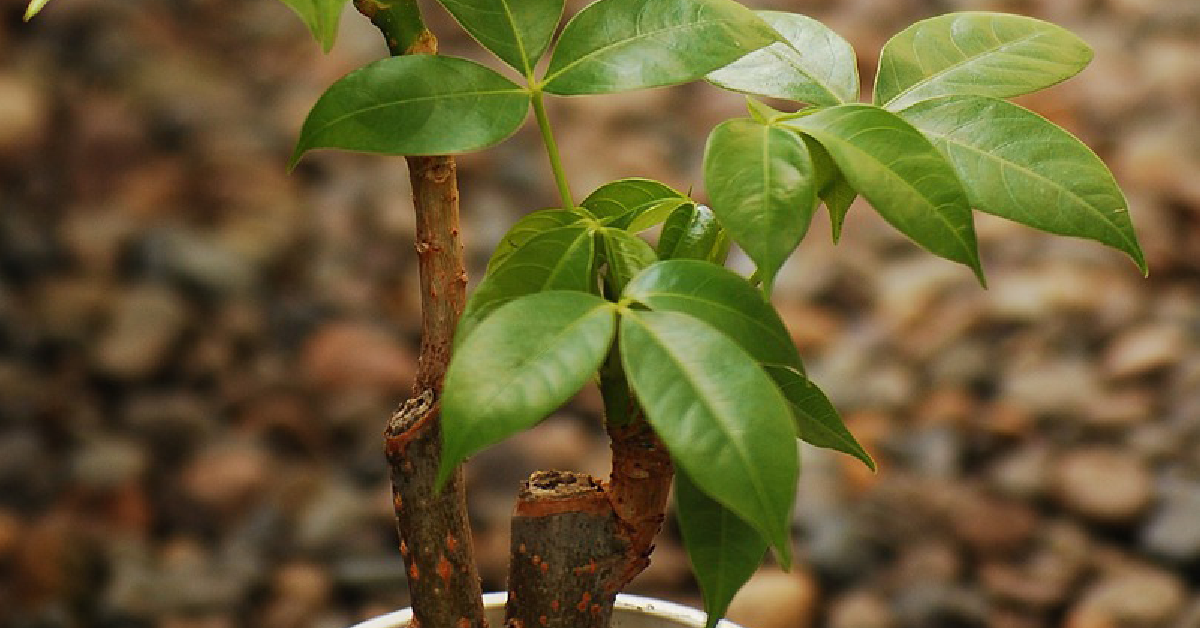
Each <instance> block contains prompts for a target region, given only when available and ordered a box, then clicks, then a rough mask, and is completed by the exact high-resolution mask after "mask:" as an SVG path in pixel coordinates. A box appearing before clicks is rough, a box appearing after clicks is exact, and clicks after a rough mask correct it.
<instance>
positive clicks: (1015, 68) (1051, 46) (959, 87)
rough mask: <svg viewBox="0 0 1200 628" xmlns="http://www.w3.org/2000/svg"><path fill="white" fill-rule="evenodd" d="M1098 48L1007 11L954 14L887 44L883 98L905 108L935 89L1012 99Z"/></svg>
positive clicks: (880, 82)
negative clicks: (1005, 12) (1092, 47)
mask: <svg viewBox="0 0 1200 628" xmlns="http://www.w3.org/2000/svg"><path fill="white" fill-rule="evenodd" d="M1091 60H1092V49H1091V48H1089V47H1088V45H1087V44H1086V43H1084V41H1083V40H1082V39H1080V38H1079V37H1077V36H1075V35H1074V34H1072V33H1071V32H1070V31H1068V30H1066V29H1064V28H1061V27H1059V26H1055V25H1054V24H1050V23H1047V22H1043V21H1041V20H1036V19H1034V18H1031V17H1025V16H1021V15H1008V14H1004V13H983V12H968V13H950V14H948V15H941V16H938V17H934V18H930V19H927V20H922V21H920V22H917V23H916V24H913V25H912V26H909V27H908V28H906V29H904V30H903V31H900V32H899V33H898V34H897V35H896V36H895V37H892V39H891V40H889V41H888V42H887V43H886V44H885V45H884V46H883V51H882V52H881V53H880V57H879V72H878V74H877V75H876V78H875V104H881V105H883V106H885V107H887V108H888V109H892V110H897V109H903V108H904V107H907V106H909V105H911V104H913V103H915V102H918V101H921V100H924V99H926V98H933V97H934V96H945V95H949V94H974V95H976V96H995V97H998V98H1007V97H1010V96H1019V95H1021V94H1028V93H1030V92H1034V91H1037V90H1039V89H1043V88H1046V87H1050V86H1051V85H1054V84H1056V83H1059V82H1062V81H1064V80H1066V79H1068V78H1071V77H1072V76H1074V75H1075V74H1077V73H1078V72H1079V71H1080V70H1082V69H1083V68H1084V67H1085V66H1087V64H1088V62H1090V61H1091Z"/></svg>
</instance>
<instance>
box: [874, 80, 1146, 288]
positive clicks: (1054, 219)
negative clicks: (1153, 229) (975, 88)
mask: <svg viewBox="0 0 1200 628" xmlns="http://www.w3.org/2000/svg"><path fill="white" fill-rule="evenodd" d="M898 113H899V115H900V117H902V118H904V119H905V120H907V121H909V122H910V123H912V125H913V126H915V127H917V129H918V130H920V131H921V132H922V133H924V134H925V136H926V137H928V138H929V139H930V140H932V141H933V145H934V146H936V147H937V148H938V150H940V151H941V152H942V154H943V155H945V157H946V159H947V160H949V161H950V164H951V165H953V166H954V169H955V171H957V172H958V178H959V179H960V180H962V181H970V182H971V185H970V186H968V187H967V197H968V198H969V199H970V200H971V204H972V205H973V206H974V207H975V208H976V209H979V210H981V211H985V212H988V213H990V214H995V215H997V216H1002V217H1004V218H1008V219H1009V220H1014V221H1016V222H1019V223H1022V224H1025V225H1029V226H1031V227H1035V228H1037V229H1041V230H1043V231H1048V232H1050V233H1056V234H1060V235H1066V236H1076V237H1080V238H1088V239H1091V240H1096V241H1097V242H1101V243H1103V244H1107V245H1108V246H1111V247H1113V248H1116V249H1118V250H1120V251H1124V252H1125V253H1128V254H1129V256H1130V257H1132V258H1133V260H1134V262H1136V263H1137V265H1138V268H1140V269H1141V270H1142V272H1146V260H1145V257H1144V256H1143V254H1142V249H1141V247H1140V246H1138V242H1137V236H1136V234H1135V233H1134V231H1133V223H1132V222H1131V221H1130V219H1129V207H1128V205H1127V203H1126V202H1125V195H1124V194H1122V193H1121V189H1120V188H1119V187H1118V186H1117V182H1116V181H1115V180H1114V179H1113V176H1112V173H1110V172H1109V170H1108V167H1107V166H1105V165H1104V162H1103V161H1101V160H1100V158H1099V157H1097V156H1096V155H1095V153H1093V152H1092V151H1091V149H1089V148H1088V147H1087V146H1086V145H1084V144H1083V142H1080V141H1079V140H1078V139H1076V138H1075V137H1074V136H1072V135H1071V134H1070V133H1068V132H1067V131H1065V130H1063V129H1062V128H1060V127H1059V126H1057V125H1055V124H1054V123H1052V122H1050V121H1049V120H1046V119H1045V118H1043V117H1041V116H1039V115H1037V114H1036V113H1033V112H1032V111H1029V110H1027V109H1024V108H1022V107H1019V106H1017V105H1014V104H1012V103H1009V102H1005V101H1003V100H998V99H995V98H987V97H983V96H943V97H940V98H932V99H929V100H924V101H922V102H919V103H917V104H915V105H913V106H911V107H909V108H907V109H903V110H901V111H900V112H898Z"/></svg>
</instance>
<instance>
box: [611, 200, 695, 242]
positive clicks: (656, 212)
mask: <svg viewBox="0 0 1200 628" xmlns="http://www.w3.org/2000/svg"><path fill="white" fill-rule="evenodd" d="M691 203H692V201H691V200H689V199H686V198H664V199H663V200H661V201H658V202H656V203H651V204H649V205H643V206H641V207H639V208H636V209H634V210H632V211H630V212H628V213H626V214H625V215H624V216H621V217H619V218H617V219H616V220H614V221H613V223H612V224H613V225H616V226H624V228H625V230H626V231H629V232H630V233H641V232H642V231H645V230H647V229H649V228H650V227H653V226H654V225H657V224H658V223H660V222H662V221H664V220H666V219H667V216H670V215H671V212H673V211H675V208H677V207H680V206H682V205H687V204H691Z"/></svg>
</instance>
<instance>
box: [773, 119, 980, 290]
mask: <svg viewBox="0 0 1200 628" xmlns="http://www.w3.org/2000/svg"><path fill="white" fill-rule="evenodd" d="M784 124H786V125H788V126H791V127H793V128H796V129H799V130H800V131H803V132H804V133H806V134H808V135H810V136H811V137H813V139H815V140H817V141H818V142H820V143H821V145H822V146H823V147H825V150H827V151H829V155H830V156H831V157H833V161H834V162H835V163H836V164H837V166H838V169H839V170H841V172H842V174H843V175H845V177H846V180H847V181H849V182H850V185H852V186H853V187H854V189H856V190H858V192H859V194H862V195H863V196H864V197H866V199H867V200H868V201H870V203H871V205H872V206H873V207H874V208H875V210H876V211H878V212H879V213H880V215H882V216H883V217H884V219H886V220H887V221H888V222H890V223H892V225H893V226H895V227H896V228H897V229H899V230H900V232H901V233H904V234H905V235H907V236H908V237H910V238H912V239H913V240H914V241H915V242H916V243H917V244H920V245H921V246H923V247H925V248H926V249H928V250H929V251H931V252H932V253H934V254H935V255H940V256H942V257H945V258H946V259H950V260H953V261H956V262H960V263H962V264H966V265H967V266H969V267H971V268H972V269H973V270H974V271H975V274H976V276H977V277H979V281H980V283H982V282H983V281H984V279H983V269H982V268H981V267H980V264H979V249H978V243H977V242H976V240H975V223H974V222H973V221H972V218H971V207H970V205H969V204H968V202H967V193H966V192H965V191H964V190H963V186H962V184H961V183H959V180H958V177H957V175H956V174H955V172H954V168H952V167H951V166H950V164H949V163H947V162H946V159H945V158H944V157H942V154H941V153H940V152H938V150H937V149H936V148H934V147H933V144H930V143H929V140H927V139H925V136H924V135H921V133H920V131H917V130H916V129H914V128H913V127H912V125H910V124H909V123H907V122H905V121H904V120H903V119H901V118H899V117H898V116H896V114H894V113H891V112H889V111H886V110H883V109H880V108H878V107H873V106H871V105H857V104H855V105H839V106H837V107H831V108H829V109H824V110H821V111H818V112H817V113H814V114H812V115H810V116H805V117H802V118H796V119H794V120H789V121H787V122H785V123H784Z"/></svg>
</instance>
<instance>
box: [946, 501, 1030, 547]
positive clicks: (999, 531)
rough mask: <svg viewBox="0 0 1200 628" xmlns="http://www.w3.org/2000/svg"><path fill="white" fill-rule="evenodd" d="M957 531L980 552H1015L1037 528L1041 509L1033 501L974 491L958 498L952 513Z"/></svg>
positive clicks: (957, 533) (959, 536)
mask: <svg viewBox="0 0 1200 628" xmlns="http://www.w3.org/2000/svg"><path fill="white" fill-rule="evenodd" d="M950 520H951V522H952V523H951V525H952V526H953V528H954V532H955V535H956V536H957V537H958V539H959V540H960V541H962V542H963V543H964V544H965V545H966V546H967V547H968V548H970V549H971V550H972V551H973V552H974V553H975V554H976V555H980V556H989V555H993V556H994V555H1007V554H1013V553H1015V552H1017V551H1018V550H1020V549H1021V548H1022V547H1023V546H1024V545H1026V544H1027V543H1028V542H1029V541H1030V539H1031V538H1032V537H1033V534H1034V531H1035V530H1037V527H1038V524H1039V521H1038V516H1037V513H1036V512H1035V511H1034V510H1033V509H1032V508H1030V507H1029V505H1027V504H1025V503H1022V502H1017V501H1012V500H1001V499H995V498H991V497H987V496H984V495H980V494H977V493H970V494H967V495H965V496H964V497H963V498H960V499H959V500H958V504H956V506H955V507H954V511H953V513H952V514H951V516H950Z"/></svg>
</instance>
